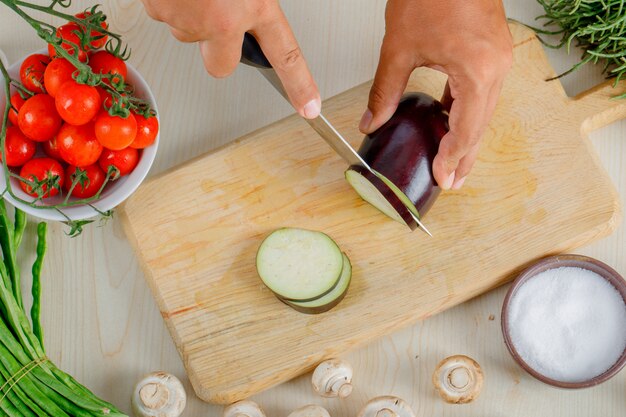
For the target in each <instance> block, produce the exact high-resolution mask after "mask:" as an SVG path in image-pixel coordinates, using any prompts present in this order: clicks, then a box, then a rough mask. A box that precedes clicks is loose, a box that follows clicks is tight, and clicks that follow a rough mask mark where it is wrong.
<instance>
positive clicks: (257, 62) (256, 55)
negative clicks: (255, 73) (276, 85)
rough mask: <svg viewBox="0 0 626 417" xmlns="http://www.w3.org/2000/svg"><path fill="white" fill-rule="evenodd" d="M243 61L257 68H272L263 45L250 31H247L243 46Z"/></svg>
mask: <svg viewBox="0 0 626 417" xmlns="http://www.w3.org/2000/svg"><path fill="white" fill-rule="evenodd" d="M241 62H242V63H244V64H246V65H250V66H252V67H257V68H272V64H270V62H269V61H268V60H267V58H266V57H265V54H264V53H263V50H262V49H261V45H259V42H258V41H257V40H256V38H255V37H254V36H252V34H250V33H247V32H246V33H245V35H244V37H243V46H242V47H241Z"/></svg>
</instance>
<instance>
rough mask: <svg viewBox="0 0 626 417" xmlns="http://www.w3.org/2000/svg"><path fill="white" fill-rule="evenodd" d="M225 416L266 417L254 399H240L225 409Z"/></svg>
mask: <svg viewBox="0 0 626 417" xmlns="http://www.w3.org/2000/svg"><path fill="white" fill-rule="evenodd" d="M223 417H265V413H264V412H263V410H261V407H259V405H258V404H257V403H255V402H254V401H238V402H236V403H234V404H231V405H229V406H228V407H226V408H225V409H224V414H223Z"/></svg>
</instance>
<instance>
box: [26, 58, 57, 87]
mask: <svg viewBox="0 0 626 417" xmlns="http://www.w3.org/2000/svg"><path fill="white" fill-rule="evenodd" d="M49 62H50V57H49V56H48V55H42V54H34V55H31V56H29V57H28V58H26V59H25V60H24V62H22V66H21V67H20V80H21V81H22V85H23V86H24V87H26V89H28V90H29V91H32V92H33V93H43V92H44V88H43V74H44V72H45V71H46V66H47V65H48V63H49Z"/></svg>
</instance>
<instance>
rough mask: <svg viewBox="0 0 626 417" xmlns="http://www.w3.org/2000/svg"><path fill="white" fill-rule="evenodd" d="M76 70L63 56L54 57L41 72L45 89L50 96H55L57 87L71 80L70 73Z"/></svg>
mask: <svg viewBox="0 0 626 417" xmlns="http://www.w3.org/2000/svg"><path fill="white" fill-rule="evenodd" d="M74 71H76V67H74V65H73V64H72V63H70V61H68V60H67V59H65V58H55V59H53V60H52V62H50V63H49V64H48V66H47V67H46V72H45V73H44V74H43V81H44V85H45V86H46V91H47V92H48V94H50V95H51V96H52V97H56V95H57V91H58V90H59V87H61V85H63V84H64V83H66V82H67V81H71V80H73V78H72V74H73V73H74Z"/></svg>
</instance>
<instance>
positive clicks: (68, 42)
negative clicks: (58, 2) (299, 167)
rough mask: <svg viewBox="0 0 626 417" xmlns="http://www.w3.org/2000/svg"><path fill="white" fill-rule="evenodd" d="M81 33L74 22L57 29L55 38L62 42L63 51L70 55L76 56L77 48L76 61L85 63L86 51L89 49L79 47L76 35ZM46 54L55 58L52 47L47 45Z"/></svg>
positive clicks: (78, 39)
mask: <svg viewBox="0 0 626 417" xmlns="http://www.w3.org/2000/svg"><path fill="white" fill-rule="evenodd" d="M79 33H81V28H80V27H79V26H78V25H77V24H76V23H74V22H70V23H66V24H64V25H63V26H59V27H58V28H57V32H56V35H57V38H61V39H62V40H63V41H62V43H61V47H62V48H63V49H65V50H66V51H67V52H68V53H69V54H70V55H74V54H76V48H78V59H79V60H80V61H81V62H86V61H87V51H88V50H89V47H87V48H82V47H81V45H80V38H79V37H78V34H79ZM48 54H49V55H50V56H51V57H53V56H56V51H55V49H54V46H52V45H51V44H49V45H48Z"/></svg>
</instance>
